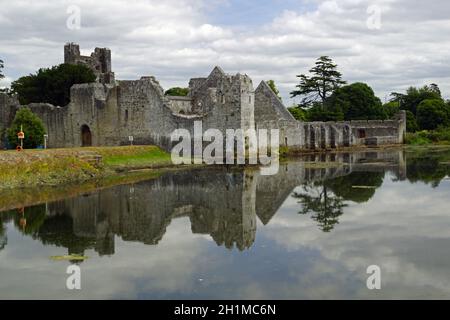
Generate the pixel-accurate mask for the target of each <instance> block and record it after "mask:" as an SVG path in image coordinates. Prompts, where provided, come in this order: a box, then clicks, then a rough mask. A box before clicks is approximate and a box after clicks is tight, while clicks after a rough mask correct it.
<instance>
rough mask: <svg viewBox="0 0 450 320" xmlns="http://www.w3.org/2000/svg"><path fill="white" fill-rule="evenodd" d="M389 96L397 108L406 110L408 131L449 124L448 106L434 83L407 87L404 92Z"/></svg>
mask: <svg viewBox="0 0 450 320" xmlns="http://www.w3.org/2000/svg"><path fill="white" fill-rule="evenodd" d="M391 96H392V99H391V103H396V104H397V105H398V109H399V110H406V126H407V128H406V129H407V131H408V132H416V131H418V130H434V129H436V128H437V127H439V126H448V125H450V123H449V121H450V115H449V110H450V107H449V105H448V103H446V102H445V101H444V99H443V98H442V95H441V90H440V89H439V86H438V85H437V84H435V83H432V84H430V85H427V86H423V87H421V88H416V87H409V88H408V89H407V90H406V93H404V94H403V93H398V92H393V93H391Z"/></svg>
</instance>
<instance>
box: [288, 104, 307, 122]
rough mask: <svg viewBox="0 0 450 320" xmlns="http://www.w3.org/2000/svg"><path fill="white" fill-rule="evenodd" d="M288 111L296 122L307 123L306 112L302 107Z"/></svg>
mask: <svg viewBox="0 0 450 320" xmlns="http://www.w3.org/2000/svg"><path fill="white" fill-rule="evenodd" d="M288 111H289V112H290V113H291V114H292V115H293V116H294V118H295V119H296V120H299V121H306V111H305V110H304V109H303V108H302V107H300V106H292V107H289V108H288Z"/></svg>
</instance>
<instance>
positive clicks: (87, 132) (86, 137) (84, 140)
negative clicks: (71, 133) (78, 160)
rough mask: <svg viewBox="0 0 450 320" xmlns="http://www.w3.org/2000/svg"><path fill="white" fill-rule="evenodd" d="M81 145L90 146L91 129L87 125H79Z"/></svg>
mask: <svg viewBox="0 0 450 320" xmlns="http://www.w3.org/2000/svg"><path fill="white" fill-rule="evenodd" d="M81 146H82V147H90V146H92V133H91V129H89V127H88V126H87V125H85V124H84V125H83V126H81Z"/></svg>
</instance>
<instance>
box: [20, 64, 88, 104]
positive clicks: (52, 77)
mask: <svg viewBox="0 0 450 320" xmlns="http://www.w3.org/2000/svg"><path fill="white" fill-rule="evenodd" d="M95 79H96V76H95V74H94V72H93V71H92V70H91V69H90V68H89V67H87V66H84V65H73V64H60V65H58V66H54V67H52V68H42V69H39V71H38V72H37V73H36V74H30V75H28V76H24V77H21V78H19V79H17V80H16V81H14V82H13V83H12V84H11V89H12V91H13V92H14V93H17V94H18V96H19V101H20V103H21V104H29V103H32V102H46V103H51V104H53V105H55V106H66V105H67V104H68V103H69V102H70V88H71V87H72V86H73V85H74V84H78V83H89V82H94V81H95Z"/></svg>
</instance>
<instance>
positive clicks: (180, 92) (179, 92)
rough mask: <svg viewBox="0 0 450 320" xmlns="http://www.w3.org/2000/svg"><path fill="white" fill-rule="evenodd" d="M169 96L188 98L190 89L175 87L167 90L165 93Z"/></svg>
mask: <svg viewBox="0 0 450 320" xmlns="http://www.w3.org/2000/svg"><path fill="white" fill-rule="evenodd" d="M164 94H165V95H167V96H181V97H184V96H187V95H188V94H189V88H180V87H173V88H170V89H169V90H166V92H165V93H164Z"/></svg>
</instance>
